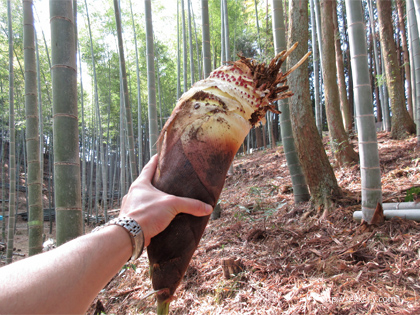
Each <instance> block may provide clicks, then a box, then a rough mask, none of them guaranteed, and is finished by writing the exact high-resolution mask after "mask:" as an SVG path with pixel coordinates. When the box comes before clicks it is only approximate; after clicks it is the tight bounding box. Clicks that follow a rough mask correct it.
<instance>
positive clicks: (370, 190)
mask: <svg viewBox="0 0 420 315" xmlns="http://www.w3.org/2000/svg"><path fill="white" fill-rule="evenodd" d="M346 9H347V19H348V25H349V42H350V55H351V62H352V69H353V71H352V76H353V82H354V92H355V93H354V95H355V105H356V121H357V130H358V135H359V150H360V172H361V179H362V214H363V219H364V220H365V221H366V222H368V223H370V222H371V220H372V217H373V214H374V212H375V209H376V206H377V204H378V203H380V204H382V188H381V169H380V166H379V153H378V141H377V138H376V127H375V116H374V114H373V106H372V90H371V85H370V75H369V66H368V58H367V47H366V46H367V44H366V32H365V24H364V14H363V9H362V1H355V0H346Z"/></svg>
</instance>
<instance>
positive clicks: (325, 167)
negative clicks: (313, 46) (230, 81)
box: [288, 0, 341, 215]
mask: <svg viewBox="0 0 420 315" xmlns="http://www.w3.org/2000/svg"><path fill="white" fill-rule="evenodd" d="M289 12H290V16H289V21H290V25H289V34H288V45H289V46H290V44H291V43H294V42H299V43H300V44H299V46H298V47H297V48H296V50H295V52H294V53H293V54H292V55H290V56H289V59H288V64H290V65H293V64H295V63H296V61H297V60H299V58H301V56H303V55H304V54H305V53H306V52H307V51H308V45H307V43H308V0H303V1H291V2H290V9H289ZM305 65H306V62H305V63H304V64H303V65H302V66H301V67H299V68H298V69H296V70H295V71H294V72H293V73H292V74H291V75H290V78H289V80H288V83H289V86H290V89H291V90H292V91H294V96H293V97H291V98H290V101H289V108H290V117H291V120H292V128H293V136H294V138H295V145H296V149H297V151H298V155H299V160H300V163H301V166H302V170H303V173H304V174H305V178H306V182H307V184H308V186H309V190H310V192H311V197H312V200H313V202H314V204H315V206H321V205H323V206H324V207H325V210H326V211H325V212H324V215H326V213H327V211H328V209H329V208H330V205H331V202H332V201H333V200H334V199H335V198H337V197H338V196H340V195H341V190H340V188H339V187H338V184H337V180H336V178H335V175H334V172H333V169H332V167H331V165H330V163H329V161H328V157H327V154H326V153H325V150H324V147H323V144H322V140H321V138H320V136H319V133H318V130H317V128H316V125H315V118H314V115H313V112H312V104H311V100H310V94H309V76H308V71H307V68H306V67H305Z"/></svg>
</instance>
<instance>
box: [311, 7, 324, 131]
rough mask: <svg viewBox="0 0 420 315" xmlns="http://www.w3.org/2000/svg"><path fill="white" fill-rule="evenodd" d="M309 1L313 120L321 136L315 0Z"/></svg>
mask: <svg viewBox="0 0 420 315" xmlns="http://www.w3.org/2000/svg"><path fill="white" fill-rule="evenodd" d="M309 1H310V2H311V3H310V4H311V26H312V28H311V30H312V60H313V65H314V66H313V67H314V94H315V95H314V100H315V121H316V126H317V128H318V132H319V134H320V135H321V137H322V111H321V106H322V104H321V102H320V99H319V95H320V89H319V62H320V60H319V53H318V51H319V49H318V41H317V23H316V18H315V4H314V1H315V0H309Z"/></svg>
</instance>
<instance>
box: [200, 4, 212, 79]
mask: <svg viewBox="0 0 420 315" xmlns="http://www.w3.org/2000/svg"><path fill="white" fill-rule="evenodd" d="M201 18H202V22H201V24H202V28H203V30H202V33H203V69H204V78H207V77H208V76H209V75H210V72H211V54H210V28H209V24H210V22H209V1H208V0H201Z"/></svg>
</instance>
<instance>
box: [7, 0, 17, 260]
mask: <svg viewBox="0 0 420 315" xmlns="http://www.w3.org/2000/svg"><path fill="white" fill-rule="evenodd" d="M7 22H8V28H9V32H8V36H9V133H10V140H9V183H10V185H9V221H8V232H7V253H6V264H10V263H11V262H12V259H13V240H14V231H15V221H16V220H15V218H16V152H15V149H16V139H15V138H16V136H15V112H14V98H13V91H14V90H13V89H14V85H13V81H14V71H13V30H12V4H11V2H10V0H8V1H7Z"/></svg>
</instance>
